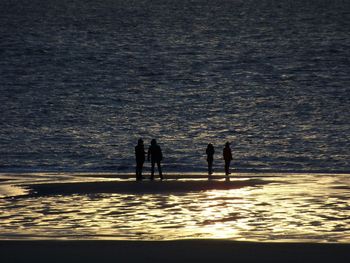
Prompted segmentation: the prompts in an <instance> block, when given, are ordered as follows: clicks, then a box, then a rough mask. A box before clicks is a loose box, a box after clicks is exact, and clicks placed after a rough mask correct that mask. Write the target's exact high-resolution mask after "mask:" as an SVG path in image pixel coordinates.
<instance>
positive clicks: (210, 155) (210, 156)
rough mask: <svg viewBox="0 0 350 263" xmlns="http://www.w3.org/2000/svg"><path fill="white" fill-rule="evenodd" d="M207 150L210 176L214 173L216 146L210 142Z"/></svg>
mask: <svg viewBox="0 0 350 263" xmlns="http://www.w3.org/2000/svg"><path fill="white" fill-rule="evenodd" d="M205 152H206V154H207V162H208V175H209V176H210V175H212V174H213V161H214V153H215V150H214V146H213V145H212V144H211V143H209V144H208V146H207V149H206V150H205Z"/></svg>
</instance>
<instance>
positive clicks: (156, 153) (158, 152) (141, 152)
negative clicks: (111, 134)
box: [135, 139, 163, 181]
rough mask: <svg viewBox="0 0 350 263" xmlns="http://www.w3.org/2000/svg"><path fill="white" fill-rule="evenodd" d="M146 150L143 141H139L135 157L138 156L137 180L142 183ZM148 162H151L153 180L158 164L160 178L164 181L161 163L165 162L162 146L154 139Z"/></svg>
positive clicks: (148, 153)
mask: <svg viewBox="0 0 350 263" xmlns="http://www.w3.org/2000/svg"><path fill="white" fill-rule="evenodd" d="M145 154H146V152H145V148H144V145H143V140H142V139H139V140H138V143H137V145H136V147H135V155H136V180H138V181H140V180H142V179H143V177H142V169H143V164H144V162H145ZM147 160H148V161H151V178H150V179H151V180H153V179H154V166H155V164H157V167H158V172H159V177H160V179H162V180H163V174H162V167H161V161H162V160H163V153H162V149H161V148H160V146H159V145H158V144H157V141H156V140H155V139H152V141H151V145H150V146H149V148H148V152H147Z"/></svg>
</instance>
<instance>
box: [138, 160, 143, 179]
mask: <svg viewBox="0 0 350 263" xmlns="http://www.w3.org/2000/svg"><path fill="white" fill-rule="evenodd" d="M139 168H140V170H139V173H140V180H142V179H143V177H142V169H143V162H140V167H139Z"/></svg>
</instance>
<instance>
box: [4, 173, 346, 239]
mask: <svg viewBox="0 0 350 263" xmlns="http://www.w3.org/2000/svg"><path fill="white" fill-rule="evenodd" d="M269 180H270V179H269ZM272 180H273V182H272V183H270V184H267V185H260V186H252V187H250V186H248V187H242V188H239V189H231V190H208V191H200V192H184V193H166V194H165V193H161V194H155V193H153V194H118V193H113V194H93V195H89V194H87V195H60V196H46V197H43V196H41V197H30V198H29V197H22V198H12V199H0V207H1V210H2V211H3V212H2V213H1V215H0V229H1V230H0V236H1V238H3V239H11V238H31V239H35V238H63V239H80V238H88V239H90V238H91V239H129V240H140V239H142V240H169V239H182V238H215V239H216V238H224V239H232V240H250V241H290V242H294V241H295V242H296V241H307V242H339V243H342V242H343V243H346V242H350V209H349V207H350V206H349V205H350V204H349V200H350V199H349V197H350V190H349V176H348V175H317V174H308V175H298V174H293V175H281V176H276V177H275V178H274V179H272ZM165 183H166V182H165ZM188 183H189V184H190V183H191V181H188Z"/></svg>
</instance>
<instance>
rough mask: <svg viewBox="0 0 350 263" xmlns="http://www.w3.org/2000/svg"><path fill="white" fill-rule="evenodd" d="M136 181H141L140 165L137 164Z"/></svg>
mask: <svg viewBox="0 0 350 263" xmlns="http://www.w3.org/2000/svg"><path fill="white" fill-rule="evenodd" d="M136 180H137V181H138V180H140V164H139V163H138V162H137V163H136Z"/></svg>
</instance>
